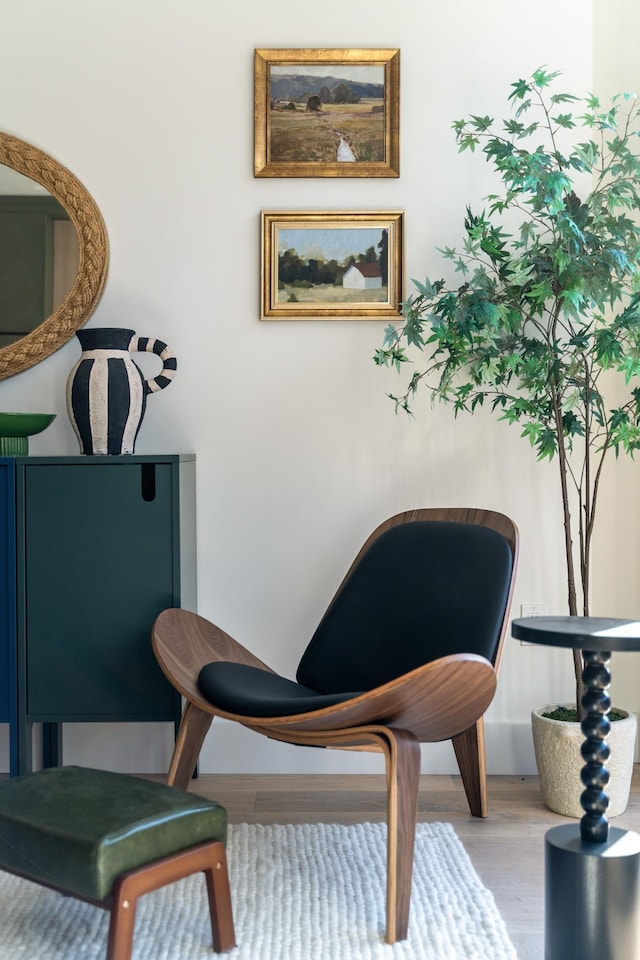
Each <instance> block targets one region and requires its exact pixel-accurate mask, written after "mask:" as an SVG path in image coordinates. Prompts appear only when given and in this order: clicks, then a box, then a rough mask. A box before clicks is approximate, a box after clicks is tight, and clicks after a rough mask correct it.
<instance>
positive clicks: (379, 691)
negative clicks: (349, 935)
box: [152, 508, 518, 943]
mask: <svg viewBox="0 0 640 960" xmlns="http://www.w3.org/2000/svg"><path fill="white" fill-rule="evenodd" d="M415 520H443V521H448V522H462V523H477V524H481V525H482V526H485V527H489V528H491V529H493V530H496V531H497V532H499V533H501V534H502V535H503V536H504V537H505V538H506V540H507V541H508V543H509V546H510V549H511V553H512V558H513V566H512V575H511V583H510V587H509V593H508V598H507V603H506V605H505V612H504V618H503V622H502V626H501V630H500V636H499V641H498V645H497V650H496V655H495V658H494V661H493V663H490V662H489V661H488V660H486V659H485V658H484V657H481V656H478V655H476V654H471V653H469V654H464V653H460V654H453V655H450V656H446V657H442V658H440V659H438V660H435V661H433V662H431V663H427V664H425V665H424V666H420V667H418V668H417V669H415V670H413V671H411V672H410V673H407V674H404V675H403V676H400V677H397V678H396V679H395V680H392V681H390V682H389V683H386V684H384V685H382V686H380V687H377V688H375V689H374V690H371V691H368V692H366V693H364V694H361V695H360V696H357V697H354V698H352V699H350V700H347V701H345V702H343V703H339V704H336V705H334V706H331V707H325V708H323V709H320V710H316V711H312V712H309V713H303V714H297V715H294V716H284V717H268V718H264V717H247V716H241V715H237V714H233V713H229V712H227V711H224V710H221V709H218V708H216V707H214V706H213V705H212V704H211V703H209V702H208V701H207V700H205V699H204V698H203V696H202V694H201V693H200V691H199V689H198V674H199V673H200V670H201V669H202V667H203V666H205V665H206V664H207V663H211V662H213V661H218V660H220V661H232V662H236V663H243V664H248V665H250V666H253V667H257V668H259V669H262V670H267V671H270V672H274V671H272V670H271V668H270V667H269V666H267V664H265V663H263V662H262V661H261V660H259V659H258V658H257V657H255V656H254V655H253V654H252V653H250V652H249V651H248V650H247V649H246V648H245V647H243V646H242V645H241V644H240V643H238V642H237V641H236V640H234V639H233V637H231V636H230V635H229V634H227V633H225V632H224V631H223V630H221V629H220V628H219V627H217V626H215V625H214V624H212V623H210V622H209V621H208V620H205V619H204V618H203V617H200V616H198V615H197V614H195V613H190V612H188V611H185V610H165V611H164V612H163V613H161V614H160V616H159V617H158V619H157V620H156V623H155V625H154V629H153V636H152V642H153V649H154V652H155V655H156V658H157V660H158V662H159V664H160V666H161V668H162V670H163V671H164V673H165V675H166V676H167V678H168V679H169V680H170V681H171V683H172V684H173V685H174V686H175V687H176V689H177V690H179V692H180V693H181V694H182V696H183V697H184V698H185V700H186V704H185V708H184V712H183V716H182V722H181V725H180V729H179V732H178V736H177V740H176V744H175V749H174V752H173V757H172V760H171V765H170V768H169V773H168V776H167V783H168V784H170V785H173V786H176V787H180V788H182V789H185V790H186V789H187V787H188V785H189V782H190V780H191V777H192V774H193V771H194V769H195V766H196V764H197V761H198V756H199V754H200V750H201V748H202V744H203V742H204V738H205V736H206V734H207V732H208V730H209V727H210V726H211V722H212V720H213V717H214V716H219V717H224V718H226V719H229V720H235V721H237V722H238V723H241V724H242V725H243V726H245V727H248V728H249V729H251V730H255V731H256V732H258V733H262V734H264V735H266V736H268V737H271V738H273V739H276V740H282V741H285V742H287V743H295V744H303V745H309V746H325V747H339V748H345V747H347V748H351V749H360V750H363V749H364V750H367V749H368V750H371V749H374V750H378V751H380V752H381V753H382V754H383V755H384V758H385V765H386V779H387V824H388V841H387V897H386V913H387V923H386V933H385V939H386V941H387V943H394V942H395V941H397V940H402V939H404V938H406V936H407V930H408V923H409V906H410V896H411V878H412V872H413V846H414V838H415V825H416V818H417V801H418V785H419V776H420V743H421V742H434V741H440V740H448V739H451V740H452V742H453V747H454V751H455V755H456V759H457V763H458V766H459V769H460V774H461V777H462V782H463V784H464V789H465V793H466V796H467V801H468V803H469V807H470V810H471V813H472V814H473V815H474V816H477V817H486V816H487V793H486V771H485V752H484V725H483V714H484V713H485V711H486V709H487V708H488V706H489V704H490V703H491V701H492V699H493V696H494V693H495V689H496V676H497V670H498V666H499V663H500V659H501V655H502V647H503V643H504V637H505V634H506V629H507V625H508V622H509V611H510V607H511V601H512V596H513V588H514V581H515V574H516V569H517V562H518V531H517V528H516V526H515V524H514V523H513V522H512V521H511V520H510V519H509V518H508V517H506V516H504V515H503V514H500V513H496V512H494V511H489V510H476V509H465V508H434V509H423V510H411V511H406V512H404V513H401V514H397V515H396V516H394V517H391V518H390V519H389V520H387V521H386V522H385V523H383V524H381V525H380V526H379V527H378V528H377V529H376V530H375V531H374V532H373V533H372V534H371V536H370V537H369V539H368V540H367V541H366V543H365V544H364V546H363V547H362V549H361V551H360V552H359V553H358V555H357V557H356V558H355V560H354V562H353V564H352V565H351V567H350V568H349V571H348V572H347V574H346V576H345V578H344V580H343V582H342V584H341V585H340V587H339V588H338V591H337V593H336V596H337V595H338V594H339V593H340V590H341V589H342V585H343V584H344V583H345V582H346V580H347V579H348V578H349V575H350V573H351V571H352V570H353V568H354V567H355V566H356V565H357V564H358V562H359V560H360V558H361V556H362V555H363V554H364V553H365V552H366V550H368V548H369V547H370V546H371V544H372V543H373V542H374V540H376V539H377V538H378V537H379V536H380V535H381V534H382V533H384V532H385V531H386V530H388V529H390V528H391V527H392V526H395V525H397V524H400V523H407V522H411V521H415ZM425 704H428V714H427V715H425Z"/></svg>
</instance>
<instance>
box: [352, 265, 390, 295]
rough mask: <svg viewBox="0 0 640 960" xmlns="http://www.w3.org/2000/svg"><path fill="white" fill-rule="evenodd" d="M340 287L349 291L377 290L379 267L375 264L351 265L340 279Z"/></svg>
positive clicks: (379, 277)
mask: <svg viewBox="0 0 640 960" xmlns="http://www.w3.org/2000/svg"><path fill="white" fill-rule="evenodd" d="M342 286H343V287H348V289H349V290H379V289H380V287H381V286H382V276H381V274H380V267H379V266H378V264H377V263H353V264H352V265H351V266H350V267H349V269H348V270H347V272H346V273H345V275H344V277H343V278H342Z"/></svg>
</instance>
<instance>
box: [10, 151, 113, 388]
mask: <svg viewBox="0 0 640 960" xmlns="http://www.w3.org/2000/svg"><path fill="white" fill-rule="evenodd" d="M0 163H2V164H5V165H6V166H8V167H11V168H12V169H13V170H15V171H16V172H17V173H21V174H24V176H26V177H28V178H29V179H30V180H34V181H35V182H36V183H39V184H41V185H42V186H43V187H45V189H46V190H48V191H49V193H51V194H52V195H53V196H54V197H55V198H56V200H58V201H59V203H61V204H62V206H63V207H64V209H65V211H66V212H67V214H68V215H69V219H70V220H71V222H72V223H73V225H74V227H75V230H76V233H77V235H78V243H79V252H80V256H79V266H78V273H77V276H76V278H75V281H74V284H73V286H72V287H71V290H70V291H69V293H68V294H67V296H66V297H65V298H64V300H63V301H62V303H61V304H60V306H59V307H57V309H56V310H55V311H54V312H53V313H52V314H51V316H49V317H47V318H46V319H45V320H44V321H43V322H42V323H41V324H40V325H39V326H38V327H36V329H35V330H32V331H31V332H30V333H28V334H26V335H25V336H24V337H22V338H21V339H20V340H18V341H16V342H15V343H11V344H9V345H8V346H6V347H3V348H2V349H0V380H4V379H6V378H7V377H12V376H14V375H15V374H17V373H21V372H22V371H23V370H28V369H29V368H30V367H32V366H34V365H35V364H36V363H40V361H41V360H44V359H46V358H47V357H49V356H50V355H51V354H52V353H55V351H56V350H58V349H59V348H60V347H62V346H63V345H64V344H65V343H67V341H68V340H70V339H71V337H72V336H73V334H74V333H75V331H76V330H78V329H79V328H80V327H82V326H83V324H85V323H86V321H87V320H88V319H89V317H90V316H91V314H92V313H93V311H94V310H95V308H96V306H97V304H98V301H99V300H100V297H101V295H102V291H103V288H104V284H105V281H106V278H107V270H108V263H109V242H108V239H107V231H106V227H105V224H104V221H103V219H102V215H101V213H100V211H99V209H98V207H97V206H96V204H95V201H94V200H93V198H92V197H91V196H90V195H89V193H88V192H87V191H86V189H85V188H84V187H83V185H82V184H81V183H80V181H79V180H78V179H77V178H76V177H75V176H74V175H73V174H72V173H71V172H70V171H69V170H67V169H66V167H63V166H62V164H60V163H58V161H57V160H54V159H53V157H50V156H49V155H48V154H46V153H44V152H43V151H42V150H39V149H38V148H37V147H34V146H32V145H31V144H29V143H26V142H25V141H23V140H19V139H18V138H17V137H13V136H10V135H9V134H7V133H2V132H0Z"/></svg>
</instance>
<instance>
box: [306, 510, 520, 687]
mask: <svg viewBox="0 0 640 960" xmlns="http://www.w3.org/2000/svg"><path fill="white" fill-rule="evenodd" d="M512 567H513V556H512V551H511V548H510V546H509V543H508V541H507V540H506V539H505V537H503V536H502V535H501V534H500V533H498V532H496V531H495V530H492V529H489V528H488V527H484V526H482V525H480V524H474V523H460V522H448V521H435V520H434V521H414V522H407V523H402V524H400V525H398V526H394V527H391V528H390V529H389V530H386V531H385V532H384V533H382V534H381V535H380V536H379V537H378V538H377V539H376V540H375V541H374V542H373V543H372V545H371V546H370V548H369V549H368V550H367V551H366V553H364V555H363V556H362V557H361V559H360V561H359V563H358V564H357V565H356V567H355V568H354V569H353V570H352V572H351V574H350V576H349V577H348V578H347V579H346V580H345V581H344V583H343V584H342V587H341V589H340V590H339V591H338V593H337V594H336V596H335V598H334V600H333V603H332V604H331V606H330V607H329V609H328V610H327V612H326V613H325V615H324V617H323V618H322V621H321V622H320V624H319V626H318V628H317V630H316V631H315V633H314V635H313V637H312V638H311V641H310V643H309V646H308V647H307V649H306V651H305V653H304V655H303V657H302V659H301V661H300V664H299V667H298V672H297V679H298V682H299V683H303V684H304V685H305V686H308V687H312V688H313V689H314V690H318V691H320V692H322V693H336V692H340V691H345V690H371V689H372V688H373V687H377V686H380V685H381V684H383V683H386V682H388V681H389V680H392V679H394V678H395V677H398V676H400V675H401V674H403V673H407V672H408V671H410V670H413V669H415V668H416V667H418V666H421V665H422V664H424V663H429V662H430V661H432V660H436V659H437V658H438V657H442V656H446V655H447V654H451V653H477V654H481V655H482V656H483V657H486V658H487V660H490V661H491V662H493V661H494V658H495V655H496V651H497V646H498V642H499V640H500V634H501V628H502V623H503V620H504V616H505V608H506V604H507V601H508V597H509V589H510V583H511V573H512Z"/></svg>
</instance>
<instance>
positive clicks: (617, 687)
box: [593, 0, 640, 710]
mask: <svg viewBox="0 0 640 960" xmlns="http://www.w3.org/2000/svg"><path fill="white" fill-rule="evenodd" d="M638 37H640V7H639V6H638V5H637V4H635V3H628V2H626V0H595V2H594V89H597V91H598V93H599V94H600V95H601V96H602V97H610V96H613V95H614V94H616V93H621V92H623V91H628V92H637V93H638V94H639V95H640V63H639V62H638V56H637V40H638ZM638 470H639V466H638V463H637V458H636V460H631V459H629V458H623V459H621V460H620V462H619V463H618V464H616V465H615V468H614V469H613V470H609V472H608V473H607V474H606V483H605V489H604V498H605V499H604V502H603V511H602V515H601V516H600V517H599V527H598V542H597V544H596V547H595V551H594V560H595V563H594V590H593V597H594V603H595V605H596V610H595V612H603V613H604V612H606V613H607V614H608V615H612V616H619V617H638V616H640V596H639V594H640V551H639V550H638V549H637V543H638V534H637V531H638V530H640V498H639V497H638ZM636 659H637V658H636V656H635V655H634V654H633V653H621V654H614V657H613V660H612V691H613V697H614V699H615V700H616V702H619V703H624V704H625V705H626V706H629V707H631V708H632V709H635V710H638V708H639V707H640V702H639V701H640V692H639V690H638V686H639V684H638V676H639V672H638V670H639V667H638V664H637V663H636Z"/></svg>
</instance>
